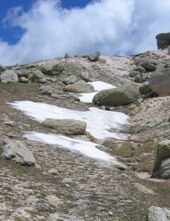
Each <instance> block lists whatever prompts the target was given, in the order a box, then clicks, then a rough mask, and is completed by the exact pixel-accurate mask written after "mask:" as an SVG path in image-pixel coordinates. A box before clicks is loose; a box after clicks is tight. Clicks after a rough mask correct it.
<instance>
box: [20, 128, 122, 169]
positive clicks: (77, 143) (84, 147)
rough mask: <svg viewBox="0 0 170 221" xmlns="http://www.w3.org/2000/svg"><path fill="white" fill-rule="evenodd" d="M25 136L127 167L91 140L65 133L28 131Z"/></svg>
mask: <svg viewBox="0 0 170 221" xmlns="http://www.w3.org/2000/svg"><path fill="white" fill-rule="evenodd" d="M24 137H25V138H27V139H28V140H31V141H38V142H42V143H46V144H50V145H54V146H58V147H60V148H64V149H68V150H71V151H73V152H78V153H80V154H82V155H85V156H88V157H90V158H93V159H97V160H103V161H108V162H110V163H112V164H114V165H115V166H119V167H123V168H126V165H124V164H123V163H121V162H120V161H118V160H117V159H116V158H115V157H113V156H111V155H110V154H108V153H105V152H103V151H101V150H99V149H97V148H96V146H97V144H96V143H93V142H90V141H84V140H78V139H73V138H70V137H66V136H63V135H56V134H45V133H37V132H29V133H26V134H25V135H24Z"/></svg>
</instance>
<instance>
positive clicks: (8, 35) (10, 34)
mask: <svg viewBox="0 0 170 221" xmlns="http://www.w3.org/2000/svg"><path fill="white" fill-rule="evenodd" d="M47 1H48V0H47ZM35 2H36V0H1V1H0V38H1V39H2V40H4V41H7V42H8V43H10V44H15V43H17V42H18V40H19V39H20V38H21V36H22V33H23V30H22V29H21V28H19V27H10V26H6V25H4V22H3V19H4V18H5V16H6V15H7V13H8V10H10V9H11V8H14V7H18V6H21V7H22V8H23V10H24V11H28V10H30V8H31V6H32V4H33V3H35ZM90 2H91V0H62V1H61V5H62V7H64V8H67V9H70V8H73V7H81V8H83V7H85V6H86V5H87V4H88V3H90Z"/></svg>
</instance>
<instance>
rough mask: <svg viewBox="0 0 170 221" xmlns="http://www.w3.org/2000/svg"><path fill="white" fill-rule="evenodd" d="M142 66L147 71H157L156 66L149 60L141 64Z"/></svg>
mask: <svg viewBox="0 0 170 221" xmlns="http://www.w3.org/2000/svg"><path fill="white" fill-rule="evenodd" d="M141 66H142V67H143V68H144V69H145V70H146V71H156V65H154V64H153V63H152V62H151V61H149V60H147V61H145V62H143V63H141Z"/></svg>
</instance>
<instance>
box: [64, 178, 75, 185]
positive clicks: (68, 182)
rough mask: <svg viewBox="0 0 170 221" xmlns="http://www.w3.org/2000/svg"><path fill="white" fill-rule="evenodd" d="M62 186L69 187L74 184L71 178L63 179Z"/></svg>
mask: <svg viewBox="0 0 170 221" xmlns="http://www.w3.org/2000/svg"><path fill="white" fill-rule="evenodd" d="M62 184H69V185H71V184H75V182H74V181H73V180H72V179H71V178H64V179H63V180H62Z"/></svg>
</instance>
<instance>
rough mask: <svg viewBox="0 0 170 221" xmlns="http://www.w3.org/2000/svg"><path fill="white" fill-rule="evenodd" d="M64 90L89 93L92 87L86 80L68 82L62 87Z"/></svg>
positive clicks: (92, 90)
mask: <svg viewBox="0 0 170 221" xmlns="http://www.w3.org/2000/svg"><path fill="white" fill-rule="evenodd" d="M63 91H65V92H71V93H90V92H94V91H95V90H94V87H93V86H92V85H91V84H88V83H86V82H77V83H75V84H69V85H67V86H65V87H64V88H63Z"/></svg>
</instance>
